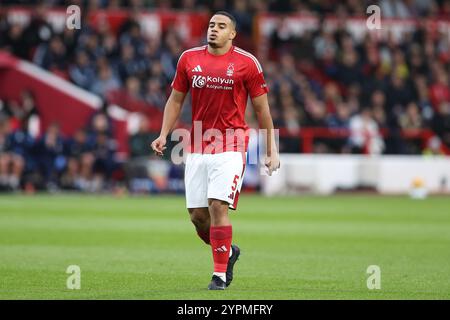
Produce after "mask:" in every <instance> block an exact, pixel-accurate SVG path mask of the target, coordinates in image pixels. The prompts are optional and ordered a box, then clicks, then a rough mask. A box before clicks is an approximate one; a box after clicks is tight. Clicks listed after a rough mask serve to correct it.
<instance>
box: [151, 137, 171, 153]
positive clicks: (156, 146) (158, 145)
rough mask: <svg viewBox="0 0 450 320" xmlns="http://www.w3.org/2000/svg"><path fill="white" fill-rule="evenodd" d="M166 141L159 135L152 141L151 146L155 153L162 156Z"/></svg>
mask: <svg viewBox="0 0 450 320" xmlns="http://www.w3.org/2000/svg"><path fill="white" fill-rule="evenodd" d="M166 143H167V141H166V138H165V137H163V136H159V137H158V138H157V139H156V140H155V141H153V142H152V144H151V147H152V149H153V151H154V152H155V154H156V155H158V156H162V155H163V154H164V150H166Z"/></svg>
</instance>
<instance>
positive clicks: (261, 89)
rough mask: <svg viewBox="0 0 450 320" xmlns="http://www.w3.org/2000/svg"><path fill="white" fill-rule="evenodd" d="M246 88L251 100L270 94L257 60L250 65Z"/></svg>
mask: <svg viewBox="0 0 450 320" xmlns="http://www.w3.org/2000/svg"><path fill="white" fill-rule="evenodd" d="M246 88H247V90H248V93H249V95H250V98H252V99H253V98H255V97H258V96H260V95H262V94H264V93H267V92H269V88H268V87H267V84H266V80H265V79H264V74H263V70H262V68H261V65H260V64H259V62H258V61H257V60H256V59H255V60H253V59H252V61H250V63H249V72H248V73H247V81H246Z"/></svg>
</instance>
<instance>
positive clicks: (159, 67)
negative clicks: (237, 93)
mask: <svg viewBox="0 0 450 320" xmlns="http://www.w3.org/2000/svg"><path fill="white" fill-rule="evenodd" d="M71 4H76V5H78V6H80V8H81V29H80V30H69V29H67V28H66V27H65V22H66V17H67V15H66V7H67V6H68V5H71ZM372 4H377V5H379V7H380V8H381V24H382V29H381V30H369V29H368V28H367V26H366V21H367V18H368V16H369V15H368V14H367V13H366V9H367V7H368V6H369V5H372ZM223 9H225V10H228V11H230V12H231V13H232V14H233V15H234V16H235V17H236V18H237V21H238V37H237V40H236V43H235V44H236V45H237V46H239V47H241V48H243V49H245V50H248V51H250V52H252V53H254V54H255V55H256V56H257V57H258V59H259V60H260V62H261V64H262V66H263V69H264V73H265V78H266V80H267V83H268V86H269V88H270V93H269V99H270V100H269V102H270V105H271V112H272V116H273V119H274V123H275V126H276V127H277V128H280V141H279V142H280V143H279V144H280V146H279V147H280V152H281V153H282V164H283V163H286V162H283V161H285V160H289V159H292V160H289V161H293V162H295V165H296V166H298V168H299V169H298V171H292V172H295V174H292V173H291V178H292V176H296V175H298V176H300V177H301V176H304V175H308V169H304V168H305V167H303V169H302V162H299V163H300V164H298V163H297V162H298V161H299V160H298V159H310V158H308V157H309V156H312V157H313V158H311V159H312V160H311V161H312V162H313V163H319V162H320V161H321V160H322V159H331V160H330V161H331V162H328V164H329V165H331V164H333V163H334V164H335V166H334V167H329V168H333V169H332V170H330V171H333V172H330V171H326V172H324V175H325V177H324V179H330V177H331V176H333V175H334V174H335V173H339V171H341V169H342V168H343V167H340V162H339V161H340V159H348V157H356V158H351V159H363V161H364V162H367V161H369V162H370V161H371V159H390V158H389V157H390V156H395V157H399V158H398V159H400V160H399V161H400V162H399V164H398V166H397V167H395V168H396V169H395V170H396V171H397V172H396V173H397V174H399V175H402V173H404V172H406V168H407V166H408V164H409V163H411V162H412V161H419V162H420V166H418V167H417V168H425V169H426V170H425V173H423V172H420V170H421V169H419V170H417V169H414V168H416V167H414V168H413V169H411V168H410V169H408V170H409V171H412V172H408V177H407V187H408V188H409V187H410V186H411V188H412V189H414V188H419V189H420V188H422V187H423V186H424V181H423V180H426V178H427V174H428V173H429V172H431V173H433V174H434V171H435V170H438V167H439V166H437V165H436V166H435V165H433V163H435V162H426V163H425V164H424V162H423V161H424V159H432V160H433V161H435V160H436V161H440V160H443V161H445V162H443V163H442V164H443V165H440V167H439V168H440V169H439V170H441V171H439V174H438V177H437V178H436V179H437V180H436V181H438V182H436V184H437V185H438V187H437V188H435V189H434V191H433V193H440V194H441V195H440V196H433V197H430V198H428V199H426V200H425V201H423V202H414V203H413V202H412V201H414V200H411V199H409V198H408V197H405V196H377V195H374V194H373V192H372V191H373V190H374V188H371V189H370V191H371V192H370V193H366V192H364V193H363V194H361V192H358V193H357V192H356V191H361V190H362V191H367V188H364V187H361V186H360V185H359V184H356V185H352V187H351V188H347V189H346V191H349V190H350V191H352V193H348V192H347V193H346V194H345V195H335V196H329V197H326V198H324V197H316V196H310V195H304V194H309V193H311V192H314V191H315V189H314V188H307V189H304V188H303V189H302V188H301V187H300V188H297V186H293V185H292V184H290V182H289V181H288V180H283V181H282V182H281V183H282V184H283V188H281V189H280V190H282V192H281V193H290V191H292V192H293V193H300V194H302V195H301V196H298V195H297V196H290V197H272V198H266V197H261V196H260V195H259V191H261V190H262V189H264V186H263V183H264V181H266V182H267V183H268V184H270V183H271V182H270V181H275V180H265V179H266V178H264V177H260V175H259V174H258V171H257V170H256V169H255V168H253V169H252V168H251V167H250V168H249V170H247V173H246V174H247V176H246V180H245V181H247V182H246V183H245V185H244V190H245V191H246V193H247V194H248V193H253V195H247V196H245V195H244V197H243V198H242V200H241V202H242V207H241V208H240V212H239V213H238V214H237V215H236V216H234V217H233V219H234V220H233V221H234V223H235V230H236V236H237V241H240V243H241V245H242V246H243V248H244V251H243V252H244V253H245V254H246V256H243V258H244V257H246V261H247V262H245V260H244V261H243V262H242V265H241V266H238V268H240V269H239V270H240V277H241V280H240V282H238V281H236V287H234V288H232V289H233V290H234V291H233V290H230V291H229V292H227V293H226V295H225V296H224V297H227V298H236V299H246V298H255V299H259V298H288V299H295V298H319V299H321V298H401V299H403V298H447V299H448V298H449V296H448V293H449V292H450V283H449V280H448V279H450V277H449V276H448V275H449V274H450V270H449V266H450V263H448V262H449V261H450V256H449V254H448V250H447V249H448V245H449V241H450V238H449V234H450V232H449V227H450V220H449V217H448V204H449V200H448V196H447V195H445V194H447V193H448V192H450V185H449V183H448V181H450V172H449V169H448V168H449V166H448V155H449V154H450V149H449V148H450V85H449V76H450V22H449V20H448V17H450V1H444V0H442V1H439V0H432V1H428V0H404V1H388V0H381V1H354V0H347V1H333V0H310V1H296V0H291V1H287V0H286V1H276V0H266V1H252V0H248V1H220V0H218V1H201V0H198V1H196V0H183V1H181V0H180V1H152V0H142V1H140V0H135V1H133V0H130V1H120V0H116V1H115V0H110V1H108V0H98V1H58V0H48V1H3V0H1V1H0V221H1V223H0V229H1V232H0V235H1V236H0V252H1V256H2V260H1V261H0V269H1V271H2V272H1V275H2V276H1V277H0V284H1V286H0V297H1V298H27V297H28V298H29V297H31V298H39V299H40V298H61V297H62V298H118V297H119V298H155V299H174V298H175V299H177V298H186V299H192V298H211V296H210V295H208V294H207V293H205V292H204V290H203V289H204V288H203V287H202V286H201V285H202V283H203V282H204V280H205V279H206V278H204V277H203V276H202V274H204V275H207V274H208V272H209V269H208V265H207V263H202V262H201V261H208V254H209V252H208V251H207V250H206V249H205V250H203V251H201V252H200V251H199V250H200V249H199V242H198V241H197V239H195V237H194V232H193V229H192V227H191V226H190V225H189V222H188V219H187V215H186V216H182V214H181V212H183V211H184V202H183V197H181V196H167V195H161V196H159V195H158V196H144V197H133V196H127V193H128V192H129V193H130V194H131V195H135V194H144V195H148V194H154V193H164V194H168V193H179V194H182V193H183V188H184V186H183V167H182V166H177V165H173V164H172V163H171V162H170V161H169V155H170V152H167V153H166V156H165V159H164V160H161V159H158V158H157V157H155V156H154V155H152V153H151V151H150V148H149V144H150V142H151V141H152V139H154V138H155V137H156V136H157V135H158V131H159V128H160V124H161V119H162V112H163V108H164V104H165V101H166V97H167V96H168V94H169V92H170V82H171V80H172V77H173V75H174V73H175V66H176V63H177V59H178V57H179V56H180V54H181V53H182V52H183V50H185V49H187V48H190V47H193V46H198V45H201V44H204V43H205V30H206V27H207V22H208V19H209V18H210V16H211V14H212V13H213V12H215V11H218V10H223ZM187 100H188V99H187ZM189 121H190V105H189V102H188V101H187V102H186V103H185V105H184V108H183V113H182V117H181V119H180V121H179V123H178V126H179V127H186V128H188V127H189ZM248 123H249V124H250V125H251V126H252V127H256V126H257V123H256V121H255V118H254V115H253V114H252V108H251V106H249V108H248ZM169 151H170V149H169ZM287 154H289V156H292V158H284V156H285V155H287ZM304 157H306V158H304ZM327 157H331V158H327ZM308 161H309V160H308ZM358 161H359V160H358ZM383 161H384V160H383ZM436 163H437V162H436ZM369 164H370V163H369ZM308 165H310V164H308ZM308 168H309V167H308ZM402 168H405V171H403V170H402ZM322 169H323V168H322ZM369 169H371V167H369ZM369 171H370V170H369ZM372 171H373V170H372ZM342 172H344V174H347V171H345V170H342ZM372 173H373V172H369V174H372ZM442 174H443V176H442V177H441V175H442ZM287 175H289V173H288V174H287ZM414 177H416V178H414ZM388 178H389V177H388ZM275 179H276V178H275ZM283 179H285V178H283ZM314 179H315V178H314V177H313V178H312V180H314ZM396 179H397V178H396V177H395V178H394V177H391V180H396ZM291 182H292V181H291ZM338 189H339V188H337V189H333V190H331V191H332V192H334V191H337V190H338ZM375 189H376V188H375ZM436 190H437V191H436ZM36 191H49V192H50V193H51V194H53V193H56V194H57V195H56V196H53V195H51V194H48V193H47V192H45V193H44V194H38V195H35V196H33V197H28V196H26V195H28V194H34V193H36ZM69 191H70V194H69ZM71 191H77V192H76V193H75V194H72V192H71ZM403 191H404V189H403ZM11 192H13V193H12V194H11ZM277 192H278V191H277ZM92 193H96V194H97V195H94V196H89V195H86V194H92ZM111 193H112V194H113V195H115V196H116V197H118V198H116V197H112V196H111V195H110V194H111ZM319 193H320V192H319ZM402 193H405V192H402ZM100 194H105V195H102V196H100ZM413 195H414V194H413ZM418 195H419V196H423V194H422V193H419V194H418ZM262 234H264V235H265V237H262ZM261 248H264V252H263V253H261ZM196 249H198V250H196ZM180 259H182V261H181V260H180ZM249 261H252V262H254V263H255V264H256V265H257V266H263V267H264V270H263V271H261V269H259V268H256V266H255V265H252V264H251V263H249ZM73 263H75V264H80V265H81V268H82V270H85V271H83V272H87V273H88V278H86V279H88V280H83V288H84V289H83V290H81V291H79V292H73V291H70V290H67V289H66V288H65V279H66V277H67V275H66V274H65V273H64V271H65V268H66V267H67V266H68V265H69V264H73ZM370 264H380V265H381V267H382V270H387V271H383V272H385V273H383V290H382V291H380V292H374V291H368V290H367V287H366V282H365V281H366V278H367V275H366V273H365V271H366V268H367V266H368V265H370ZM86 270H87V271H86ZM189 270H197V271H199V273H195V275H193V274H192V272H190V271H189ZM280 270H282V271H283V272H282V274H280ZM83 279H85V278H83ZM143 279H146V280H143ZM261 279H262V280H264V281H260V280H261ZM256 280H257V282H258V284H257V285H256V288H255V281H256ZM202 281H203V282H202ZM286 284H288V285H287V287H286ZM191 286H193V289H192V290H191V289H186V287H188V288H191ZM213 298H219V299H220V297H219V296H218V297H213Z"/></svg>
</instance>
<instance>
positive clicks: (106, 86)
mask: <svg viewBox="0 0 450 320" xmlns="http://www.w3.org/2000/svg"><path fill="white" fill-rule="evenodd" d="M98 68H99V69H98V72H97V73H98V77H97V78H96V79H94V83H93V84H92V87H91V90H92V92H94V93H95V94H97V95H99V96H100V97H102V98H105V96H106V94H107V93H108V92H110V91H112V90H115V89H118V88H120V80H119V78H117V77H116V75H115V74H114V73H113V71H112V70H111V67H110V66H109V65H105V64H100V65H99V67H98Z"/></svg>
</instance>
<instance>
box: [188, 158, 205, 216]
mask: <svg viewBox="0 0 450 320" xmlns="http://www.w3.org/2000/svg"><path fill="white" fill-rule="evenodd" d="M184 184H185V189H186V207H187V208H205V207H208V198H207V188H208V172H207V168H206V165H205V162H204V159H203V155H202V154H198V153H190V154H188V155H187V158H186V166H185V171H184Z"/></svg>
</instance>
